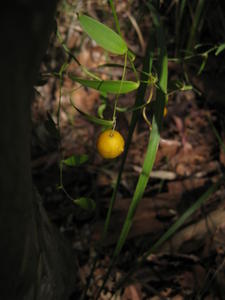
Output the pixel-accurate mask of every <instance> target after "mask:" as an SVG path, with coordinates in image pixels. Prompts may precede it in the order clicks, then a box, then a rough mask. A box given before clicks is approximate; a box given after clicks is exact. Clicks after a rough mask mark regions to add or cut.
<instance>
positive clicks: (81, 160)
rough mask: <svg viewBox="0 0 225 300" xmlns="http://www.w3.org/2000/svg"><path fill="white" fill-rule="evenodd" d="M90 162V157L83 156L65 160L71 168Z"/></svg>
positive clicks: (73, 156)
mask: <svg viewBox="0 0 225 300" xmlns="http://www.w3.org/2000/svg"><path fill="white" fill-rule="evenodd" d="M87 160H88V155H86V154H82V155H75V154H74V155H72V156H70V157H68V158H67V159H64V160H63V163H64V164H65V165H67V166H70V167H76V166H80V165H82V164H83V163H85V162H86V161H87Z"/></svg>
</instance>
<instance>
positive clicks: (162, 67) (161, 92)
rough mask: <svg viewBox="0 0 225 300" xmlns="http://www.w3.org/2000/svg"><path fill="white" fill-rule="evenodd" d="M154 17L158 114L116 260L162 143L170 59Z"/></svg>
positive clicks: (157, 21)
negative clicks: (157, 62)
mask: <svg viewBox="0 0 225 300" xmlns="http://www.w3.org/2000/svg"><path fill="white" fill-rule="evenodd" d="M153 17H154V20H155V22H154V23H155V25H156V29H157V46H158V48H159V49H160V55H159V65H158V76H159V87H160V88H159V89H158V90H157V96H156V112H155V114H154V116H153V121H152V131H151V134H150V138H149V144H148V148H147V153H146V156H145V160H144V164H143V168H142V172H141V174H140V176H139V179H138V183H137V186H136V189H135V192H134V195H133V199H132V202H131V205H130V207H129V210H128V213H127V217H126V220H125V222H124V225H123V228H122V231H121V234H120V237H119V240H118V242H117V245H116V249H115V251H114V255H113V256H114V258H116V257H117V256H118V255H119V253H120V251H121V249H122V247H123V245H124V243H125V240H126V238H127V235H128V233H129V231H130V228H131V226H132V223H133V217H134V214H135V212H136V209H137V206H138V204H139V202H140V200H141V198H142V196H143V194H144V191H145V188H146V185H147V183H148V179H149V176H150V172H151V171H152V168H153V165H154V162H155V158H156V153H157V150H158V145H159V141H160V131H161V127H162V119H163V109H164V106H165V101H166V91H167V78H168V58H167V53H166V46H165V40H164V35H163V29H162V26H161V23H160V18H159V15H158V14H157V12H156V11H155V10H154V12H153Z"/></svg>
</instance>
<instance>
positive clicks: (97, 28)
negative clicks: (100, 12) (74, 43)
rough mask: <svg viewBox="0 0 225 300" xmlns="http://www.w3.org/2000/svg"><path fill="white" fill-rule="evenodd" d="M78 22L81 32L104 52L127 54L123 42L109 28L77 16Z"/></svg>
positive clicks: (88, 18)
mask: <svg viewBox="0 0 225 300" xmlns="http://www.w3.org/2000/svg"><path fill="white" fill-rule="evenodd" d="M78 20H79V21H80V25H81V27H82V28H83V30H84V31H85V32H86V33H87V34H88V35H89V36H90V38H92V39H93V40H95V41H96V43H97V44H98V45H99V46H101V47H102V48H104V49H105V50H107V51H109V52H111V53H113V54H119V55H123V54H125V53H126V52H127V50H128V48H127V44H126V43H125V41H124V40H123V39H122V38H121V37H120V36H119V35H118V34H117V33H116V32H115V31H113V30H112V29H111V28H109V27H107V26H105V25H104V24H102V23H100V22H98V21H97V20H95V19H93V18H91V17H88V16H86V15H79V17H78Z"/></svg>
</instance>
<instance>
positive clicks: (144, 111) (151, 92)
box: [142, 84, 153, 130]
mask: <svg viewBox="0 0 225 300" xmlns="http://www.w3.org/2000/svg"><path fill="white" fill-rule="evenodd" d="M152 96H153V85H152V84H151V85H150V94H149V97H148V100H147V102H146V105H148V104H149V103H150V102H151V100H152ZM142 115H143V118H144V120H145V122H146V123H147V124H148V126H149V129H150V130H152V124H151V122H150V121H149V119H148V117H147V116H146V106H144V108H143V111H142Z"/></svg>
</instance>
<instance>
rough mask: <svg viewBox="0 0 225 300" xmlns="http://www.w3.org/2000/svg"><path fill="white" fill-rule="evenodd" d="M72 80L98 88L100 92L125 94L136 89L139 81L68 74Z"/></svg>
mask: <svg viewBox="0 0 225 300" xmlns="http://www.w3.org/2000/svg"><path fill="white" fill-rule="evenodd" d="M70 78H71V79H72V80H73V81H76V82H79V83H80V84H82V85H83V86H86V87H89V88H92V89H95V90H98V91H100V92H105V93H111V94H118V93H120V94H126V93H129V92H132V91H134V90H136V89H137V88H138V87H139V82H134V81H123V82H121V81H120V80H102V81H99V80H88V79H83V78H79V77H76V76H73V75H71V74H70Z"/></svg>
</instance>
